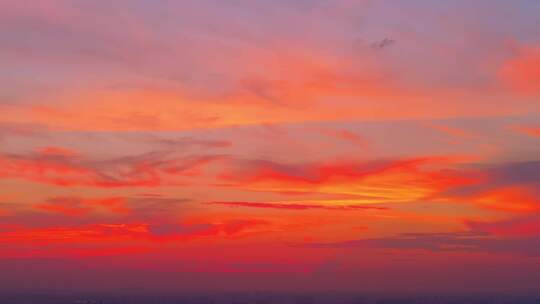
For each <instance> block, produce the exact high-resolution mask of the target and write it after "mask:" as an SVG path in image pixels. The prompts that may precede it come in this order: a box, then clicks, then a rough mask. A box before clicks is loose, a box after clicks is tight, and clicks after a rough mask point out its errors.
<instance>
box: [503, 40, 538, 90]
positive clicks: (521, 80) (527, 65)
mask: <svg viewBox="0 0 540 304" xmlns="http://www.w3.org/2000/svg"><path fill="white" fill-rule="evenodd" d="M499 75H500V77H501V79H502V80H503V81H504V82H505V83H507V84H508V85H509V86H510V87H511V88H513V89H514V90H516V91H518V92H521V93H526V94H530V93H540V46H529V47H524V48H522V49H521V50H520V52H519V54H518V55H517V56H516V57H514V58H512V59H510V60H509V61H508V62H506V64H505V65H503V67H502V68H501V70H500V73H499Z"/></svg>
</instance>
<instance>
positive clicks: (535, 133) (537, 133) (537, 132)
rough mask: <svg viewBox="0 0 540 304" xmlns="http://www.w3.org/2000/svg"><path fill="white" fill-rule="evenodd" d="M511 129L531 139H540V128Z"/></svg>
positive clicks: (523, 127)
mask: <svg viewBox="0 0 540 304" xmlns="http://www.w3.org/2000/svg"><path fill="white" fill-rule="evenodd" d="M511 129H512V130H515V131H516V132H519V133H521V134H525V135H528V136H530V137H535V138H537V137H540V127H532V126H512V127H511Z"/></svg>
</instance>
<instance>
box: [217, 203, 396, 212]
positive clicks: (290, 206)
mask: <svg viewBox="0 0 540 304" xmlns="http://www.w3.org/2000/svg"><path fill="white" fill-rule="evenodd" d="M208 204H211V205H224V206H230V207H248V208H269V209H284V210H312V209H322V210H336V211H355V210H388V207H382V206H370V205H334V206H332V205H321V204H313V203H311V204H310V203H278V202H270V203H269V202H209V203H208Z"/></svg>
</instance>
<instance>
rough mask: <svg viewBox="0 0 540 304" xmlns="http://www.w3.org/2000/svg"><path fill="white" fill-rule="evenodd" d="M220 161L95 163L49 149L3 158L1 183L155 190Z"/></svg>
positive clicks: (153, 158)
mask: <svg viewBox="0 0 540 304" xmlns="http://www.w3.org/2000/svg"><path fill="white" fill-rule="evenodd" d="M158 154H159V153H158ZM221 158H222V157H221V156H193V157H184V158H167V157H166V156H164V155H161V154H160V155H154V154H144V155H139V156H134V157H124V158H117V159H110V160H106V161H102V160H101V161H95V160H91V159H87V158H82V157H79V156H77V154H76V153H75V152H72V151H69V150H63V149H59V148H54V149H51V148H46V149H45V150H42V151H40V153H37V154H28V155H7V154H6V155H0V179H24V180H29V181H33V182H38V183H46V184H52V185H57V186H92V187H102V188H115V187H128V186H130V187H156V186H159V185H162V184H166V183H182V182H181V181H179V180H178V179H179V178H189V177H193V176H196V175H198V174H200V173H201V170H202V168H203V167H205V166H206V165H208V164H210V163H211V162H213V161H216V160H218V159H221Z"/></svg>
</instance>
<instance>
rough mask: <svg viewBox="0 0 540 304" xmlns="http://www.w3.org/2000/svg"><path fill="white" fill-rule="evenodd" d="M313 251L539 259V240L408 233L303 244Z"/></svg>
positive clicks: (470, 234) (478, 235)
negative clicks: (415, 252) (371, 250)
mask: <svg viewBox="0 0 540 304" xmlns="http://www.w3.org/2000/svg"><path fill="white" fill-rule="evenodd" d="M306 246H308V247H312V248H347V247H361V248H379V249H396V250H427V251H432V252H445V251H463V252H488V253H507V254H520V255H526V256H533V257H536V256H540V237H539V236H525V237H517V238H500V237H494V236H491V235H488V234H485V233H477V232H455V233H407V234H400V235H397V236H393V237H384V238H371V239H361V240H354V241H346V242H337V243H319V244H306Z"/></svg>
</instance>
